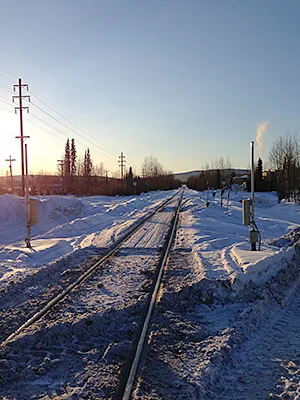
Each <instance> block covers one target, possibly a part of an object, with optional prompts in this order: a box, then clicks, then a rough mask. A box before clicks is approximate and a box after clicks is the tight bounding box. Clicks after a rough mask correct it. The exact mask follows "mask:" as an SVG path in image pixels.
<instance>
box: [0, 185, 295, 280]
mask: <svg viewBox="0 0 300 400" xmlns="http://www.w3.org/2000/svg"><path fill="white" fill-rule="evenodd" d="M172 193H173V192H161V191H158V192H152V193H149V194H141V195H140V196H130V197H108V196H94V197H73V196H38V197H36V198H37V200H38V205H39V206H38V208H39V222H38V224H36V225H33V226H32V230H31V245H32V249H29V248H27V247H26V245H25V241H24V239H25V236H26V221H25V217H26V214H25V200H24V199H23V198H21V197H15V196H12V195H8V194H5V195H2V196H0V282H1V281H2V282H3V281H5V280H6V279H8V278H10V277H12V276H13V275H15V274H17V275H18V277H19V278H20V277H22V276H23V275H25V274H26V273H27V272H30V271H31V272H32V269H38V268H40V267H42V266H45V265H47V264H48V263H53V262H54V261H56V260H59V259H61V258H63V257H65V256H68V255H70V254H72V253H74V252H75V251H76V250H79V249H89V248H103V247H107V246H109V245H111V244H112V243H113V242H114V241H115V240H116V239H117V238H119V237H120V236H122V234H123V233H124V232H125V231H126V229H128V228H129V227H130V226H132V224H134V223H135V222H136V221H137V220H139V219H140V218H142V217H144V216H145V215H147V214H148V213H150V212H152V211H153V210H154V208H155V207H157V206H158V205H159V204H160V203H161V202H162V201H163V200H164V199H166V198H167V197H168V196H170V195H171V194H172ZM247 197H249V193H247V192H243V191H231V194H230V201H229V204H227V198H226V199H225V201H224V202H223V207H220V198H219V194H218V193H217V195H216V197H215V199H214V201H211V203H210V206H209V207H206V206H205V203H206V200H207V192H204V193H198V192H195V191H192V190H187V189H186V190H185V199H187V202H186V203H185V205H184V208H185V209H190V212H188V213H187V215H188V218H186V220H185V221H186V226H185V227H186V228H187V233H188V236H189V243H190V248H191V252H192V254H193V256H194V257H195V259H196V260H197V262H198V265H199V274H202V275H203V277H206V278H208V279H228V280H230V281H231V283H232V284H236V285H239V284H240V283H242V284H244V283H245V282H247V281H249V280H251V281H253V282H255V283H262V282H265V281H266V280H268V279H269V278H270V277H272V276H274V275H276V274H277V273H278V270H279V269H280V268H282V266H284V265H286V263H287V262H288V261H289V260H290V259H291V257H292V256H293V254H294V247H293V246H291V245H290V244H291V243H290V242H289V240H282V239H281V240H280V239H278V240H274V241H273V244H272V239H274V238H280V237H282V236H284V235H286V234H288V233H289V232H290V231H292V230H294V229H296V228H299V227H300V207H299V205H296V204H292V203H287V202H286V203H280V204H278V202H277V195H276V193H256V195H255V210H256V222H257V225H258V228H259V230H260V232H261V236H262V239H263V240H262V245H261V250H260V251H256V252H253V251H250V243H249V228H248V227H246V226H243V225H242V209H241V200H242V199H243V198H247ZM209 198H210V200H212V196H211V194H210V193H209ZM224 203H225V204H224ZM278 244H279V245H278Z"/></svg>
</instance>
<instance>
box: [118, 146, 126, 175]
mask: <svg viewBox="0 0 300 400" xmlns="http://www.w3.org/2000/svg"><path fill="white" fill-rule="evenodd" d="M125 158H126V157H125V156H124V154H123V152H121V155H120V156H119V159H120V160H119V167H120V168H121V179H123V177H124V167H125V164H126V160H125Z"/></svg>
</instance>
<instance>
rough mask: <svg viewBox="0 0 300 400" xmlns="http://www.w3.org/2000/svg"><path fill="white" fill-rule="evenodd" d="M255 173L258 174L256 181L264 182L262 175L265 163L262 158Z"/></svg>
mask: <svg viewBox="0 0 300 400" xmlns="http://www.w3.org/2000/svg"><path fill="white" fill-rule="evenodd" d="M255 172H256V174H255V175H256V179H259V180H262V177H263V175H262V173H263V162H262V159H261V158H259V159H258V163H257V167H256V170H255Z"/></svg>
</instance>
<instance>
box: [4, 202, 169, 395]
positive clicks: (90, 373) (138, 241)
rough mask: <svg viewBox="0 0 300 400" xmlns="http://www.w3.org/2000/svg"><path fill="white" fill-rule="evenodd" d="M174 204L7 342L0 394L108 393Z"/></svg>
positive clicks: (124, 354)
mask: <svg viewBox="0 0 300 400" xmlns="http://www.w3.org/2000/svg"><path fill="white" fill-rule="evenodd" d="M174 208H175V207H174ZM172 209H173V207H172V206H168V207H166V208H165V210H163V211H161V212H159V213H158V214H157V215H156V216H155V217H154V219H152V220H149V221H148V222H147V223H146V224H145V225H144V227H143V228H142V229H141V230H139V231H138V232H137V233H136V234H135V235H134V236H133V237H132V238H131V239H129V240H128V241H127V242H126V243H125V244H124V245H123V246H122V247H121V248H120V250H119V251H118V257H117V258H114V259H112V260H111V261H109V262H107V264H106V266H105V267H104V268H103V269H102V271H101V273H100V274H95V275H93V276H92V277H91V278H90V279H88V280H86V281H85V284H84V285H82V286H81V287H80V288H78V289H76V290H74V291H73V292H72V293H70V294H69V295H68V296H67V298H65V299H64V300H63V302H62V303H61V304H60V305H58V306H56V307H55V308H54V309H53V310H52V311H50V312H49V313H48V314H47V315H46V316H45V317H44V318H43V319H42V320H40V321H38V322H37V323H36V324H35V325H34V326H33V327H30V328H28V329H26V331H25V332H24V333H23V334H21V335H20V336H18V337H17V338H15V339H14V341H13V342H12V343H10V344H8V345H7V347H6V348H5V349H4V351H3V352H2V353H1V354H0V396H1V395H2V396H4V398H5V396H6V397H7V398H9V399H26V400H28V399H50V398H59V399H69V398H72V399H91V398H97V399H109V398H111V397H112V396H113V394H114V391H115V389H116V386H117V383H118V377H119V374H120V371H121V368H122V366H123V365H124V362H125V360H126V357H127V354H128V351H129V349H130V347H131V343H132V340H133V339H134V336H135V332H136V328H137V325H138V322H139V319H140V314H141V310H142V309H143V307H144V304H145V301H146V299H147V295H148V291H149V286H150V284H151V281H152V275H153V272H154V269H155V265H156V263H157V261H158V259H159V255H160V252H159V248H160V242H161V239H162V238H164V237H165V235H166V233H167V230H168V227H169V222H170V220H171V218H172V212H170V211H172ZM154 220H155V223H154Z"/></svg>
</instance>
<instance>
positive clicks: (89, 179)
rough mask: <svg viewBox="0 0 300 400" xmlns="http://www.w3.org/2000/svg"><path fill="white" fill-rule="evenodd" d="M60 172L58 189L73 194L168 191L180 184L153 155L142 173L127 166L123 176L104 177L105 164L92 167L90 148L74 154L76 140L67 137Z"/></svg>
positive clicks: (146, 160)
mask: <svg viewBox="0 0 300 400" xmlns="http://www.w3.org/2000/svg"><path fill="white" fill-rule="evenodd" d="M60 161H61V162H60V164H59V171H58V173H59V175H60V176H61V192H62V193H70V194H75V195H97V194H106V195H117V194H118V195H130V194H139V193H141V192H147V191H150V190H169V189H174V188H177V187H179V186H180V182H179V181H176V180H175V178H174V176H173V173H172V172H170V171H165V170H164V169H163V167H162V165H161V164H160V163H159V161H158V160H157V159H156V158H154V157H153V156H149V157H145V159H144V162H143V164H142V168H141V170H142V174H141V176H139V175H135V174H134V173H133V170H132V167H130V168H129V171H128V173H127V174H125V177H124V179H118V178H109V177H108V176H107V174H105V176H104V172H105V170H104V166H103V163H101V164H100V165H99V166H95V165H94V163H93V161H92V156H91V152H90V149H89V148H87V149H86V150H85V152H84V156H83V157H81V158H78V157H77V151H76V144H75V140H74V139H71V141H70V140H69V139H68V140H67V142H66V144H65V151H64V156H63V159H62V160H60Z"/></svg>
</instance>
